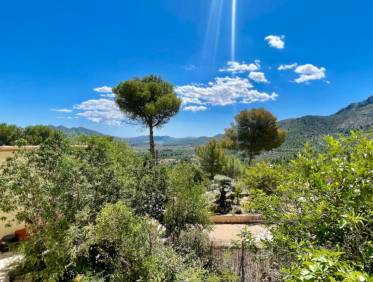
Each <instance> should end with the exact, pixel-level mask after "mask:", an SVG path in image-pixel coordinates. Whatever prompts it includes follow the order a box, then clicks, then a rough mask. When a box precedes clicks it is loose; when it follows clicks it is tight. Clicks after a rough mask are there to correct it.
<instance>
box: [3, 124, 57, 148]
mask: <svg viewBox="0 0 373 282" xmlns="http://www.w3.org/2000/svg"><path fill="white" fill-rule="evenodd" d="M58 135H63V133H62V132H60V131H57V130H55V129H52V128H50V127H49V126H45V125H35V126H28V127H26V128H22V127H18V126H16V125H12V124H6V123H1V124H0V146H12V145H40V144H42V143H43V142H45V141H46V140H47V139H48V138H53V137H56V136H58Z"/></svg>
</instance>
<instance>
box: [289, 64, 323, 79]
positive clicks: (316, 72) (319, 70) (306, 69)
mask: <svg viewBox="0 0 373 282" xmlns="http://www.w3.org/2000/svg"><path fill="white" fill-rule="evenodd" d="M295 72H296V73H297V74H299V75H300V76H299V77H298V78H297V79H296V80H295V82H296V83H308V82H309V81H312V80H320V79H323V78H325V77H326V74H325V72H326V69H325V68H323V67H316V66H314V65H312V64H305V65H301V66H298V67H297V68H296V69H295Z"/></svg>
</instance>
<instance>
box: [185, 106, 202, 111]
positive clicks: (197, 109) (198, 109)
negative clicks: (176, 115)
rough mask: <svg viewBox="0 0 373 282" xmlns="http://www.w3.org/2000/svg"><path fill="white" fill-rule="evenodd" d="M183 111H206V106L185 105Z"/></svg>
mask: <svg viewBox="0 0 373 282" xmlns="http://www.w3.org/2000/svg"><path fill="white" fill-rule="evenodd" d="M183 110H184V111H189V112H201V111H206V110H207V107H205V106H186V107H184V108H183Z"/></svg>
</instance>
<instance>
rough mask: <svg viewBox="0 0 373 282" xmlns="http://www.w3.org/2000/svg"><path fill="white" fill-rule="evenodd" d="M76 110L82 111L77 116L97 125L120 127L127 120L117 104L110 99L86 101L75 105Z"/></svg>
mask: <svg viewBox="0 0 373 282" xmlns="http://www.w3.org/2000/svg"><path fill="white" fill-rule="evenodd" d="M74 109H75V110H78V111H80V112H79V113H77V114H76V115H77V116H79V117H84V118H86V119H88V120H90V121H93V122H96V123H105V124H110V125H118V124H120V123H121V122H123V121H124V119H125V116H124V114H123V113H122V112H121V111H120V109H119V108H118V106H117V105H116V104H115V102H114V101H113V100H109V99H97V100H94V99H93V100H88V101H84V102H82V103H80V104H78V105H75V106H74Z"/></svg>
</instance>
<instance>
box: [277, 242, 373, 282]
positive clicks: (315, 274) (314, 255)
mask: <svg viewBox="0 0 373 282" xmlns="http://www.w3.org/2000/svg"><path fill="white" fill-rule="evenodd" d="M342 255H343V253H340V252H333V251H330V250H327V249H321V250H309V251H308V252H305V253H302V254H300V255H299V256H298V258H297V263H296V264H295V265H294V266H292V267H290V268H285V269H283V273H284V276H285V277H284V280H285V281H287V282H291V281H299V282H301V281H346V282H348V281H349V282H355V281H356V282H364V281H368V279H369V275H368V274H366V273H362V272H359V271H356V269H355V268H354V263H353V262H351V261H343V260H341V256H342ZM369 281H370V280H369Z"/></svg>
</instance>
